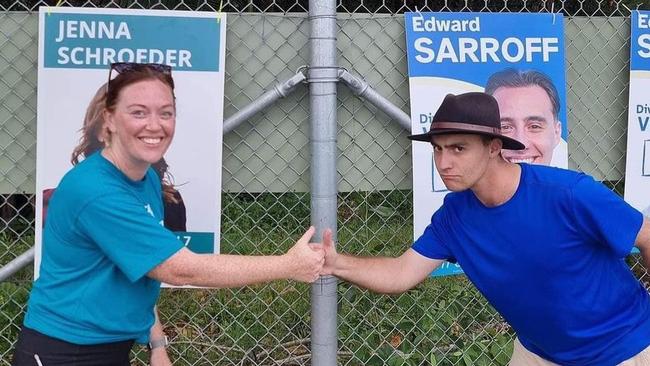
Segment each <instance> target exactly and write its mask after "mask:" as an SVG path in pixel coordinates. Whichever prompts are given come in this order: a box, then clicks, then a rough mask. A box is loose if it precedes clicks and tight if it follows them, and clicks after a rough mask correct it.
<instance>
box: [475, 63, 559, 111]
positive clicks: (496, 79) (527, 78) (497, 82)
mask: <svg viewBox="0 0 650 366" xmlns="http://www.w3.org/2000/svg"><path fill="white" fill-rule="evenodd" d="M527 86H539V87H540V88H542V89H544V91H545V92H546V95H548V98H549V99H550V100H551V106H552V107H553V116H555V119H556V120H559V119H560V116H559V115H560V96H559V95H558V93H557V89H556V88H555V85H553V81H551V78H549V77H548V76H547V75H546V74H544V73H542V72H539V71H536V70H526V71H521V70H517V69H514V68H507V69H505V70H502V71H499V72H496V73H494V74H492V76H490V78H489V79H488V81H487V85H486V86H485V92H486V93H487V94H490V95H493V94H494V92H495V91H496V90H497V89H499V88H523V87H527Z"/></svg>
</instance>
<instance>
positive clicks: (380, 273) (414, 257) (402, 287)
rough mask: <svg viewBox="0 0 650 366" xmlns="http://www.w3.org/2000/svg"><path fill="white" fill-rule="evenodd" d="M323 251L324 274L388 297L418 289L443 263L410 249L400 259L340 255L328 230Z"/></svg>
mask: <svg viewBox="0 0 650 366" xmlns="http://www.w3.org/2000/svg"><path fill="white" fill-rule="evenodd" d="M323 250H324V251H325V265H324V266H323V271H322V272H321V274H322V275H334V276H336V277H338V278H340V279H343V280H345V281H348V282H352V283H354V284H355V285H357V286H360V287H364V288H367V289H369V290H371V291H374V292H380V293H385V294H398V293H402V292H405V291H407V290H409V289H411V288H413V287H415V286H416V285H417V284H418V283H420V282H422V281H423V280H424V279H425V278H426V277H427V276H428V275H429V274H430V273H431V272H432V271H433V270H435V269H436V268H438V267H439V266H440V265H441V264H442V262H443V261H442V260H440V259H430V258H427V257H425V256H423V255H421V254H419V253H418V252H416V251H415V250H413V249H411V248H409V249H408V250H407V251H406V252H404V253H403V254H402V255H401V256H399V257H397V258H392V257H354V256H350V255H345V254H339V253H337V252H336V248H335V247H334V243H333V242H332V232H331V230H329V229H327V230H325V232H324V233H323Z"/></svg>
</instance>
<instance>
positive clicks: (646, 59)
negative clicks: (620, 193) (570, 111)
mask: <svg viewBox="0 0 650 366" xmlns="http://www.w3.org/2000/svg"><path fill="white" fill-rule="evenodd" d="M631 23H632V24H631V26H632V32H631V34H632V35H631V42H630V99H629V109H628V115H627V155H626V159H625V201H627V202H628V203H629V204H630V205H632V206H633V207H635V208H636V209H638V210H640V211H642V212H643V214H644V215H645V216H646V217H650V194H648V192H650V123H648V122H650V94H648V90H650V12H648V11H633V12H632V21H631Z"/></svg>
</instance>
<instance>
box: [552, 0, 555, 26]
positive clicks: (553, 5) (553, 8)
mask: <svg viewBox="0 0 650 366" xmlns="http://www.w3.org/2000/svg"><path fill="white" fill-rule="evenodd" d="M551 13H552V14H553V25H555V1H553V2H552V3H551Z"/></svg>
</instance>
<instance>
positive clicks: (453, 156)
mask: <svg viewBox="0 0 650 366" xmlns="http://www.w3.org/2000/svg"><path fill="white" fill-rule="evenodd" d="M495 141H496V140H492V142H490V143H489V144H487V145H486V144H485V143H484V142H483V139H481V137H480V136H478V135H471V134H458V135H456V134H454V135H438V136H433V138H432V140H431V144H432V145H433V160H434V162H435V164H436V170H438V173H439V174H440V178H442V181H443V182H444V183H445V186H447V189H449V190H450V191H454V192H458V191H464V190H466V189H471V188H472V187H474V186H475V185H476V183H477V182H478V181H479V180H480V179H481V178H482V177H483V175H484V174H485V171H486V169H487V166H488V163H489V161H490V146H491V145H492V144H495ZM497 144H498V143H497ZM500 146H501V145H498V146H497V147H493V150H494V154H493V155H496V154H498V151H499V148H500Z"/></svg>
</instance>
